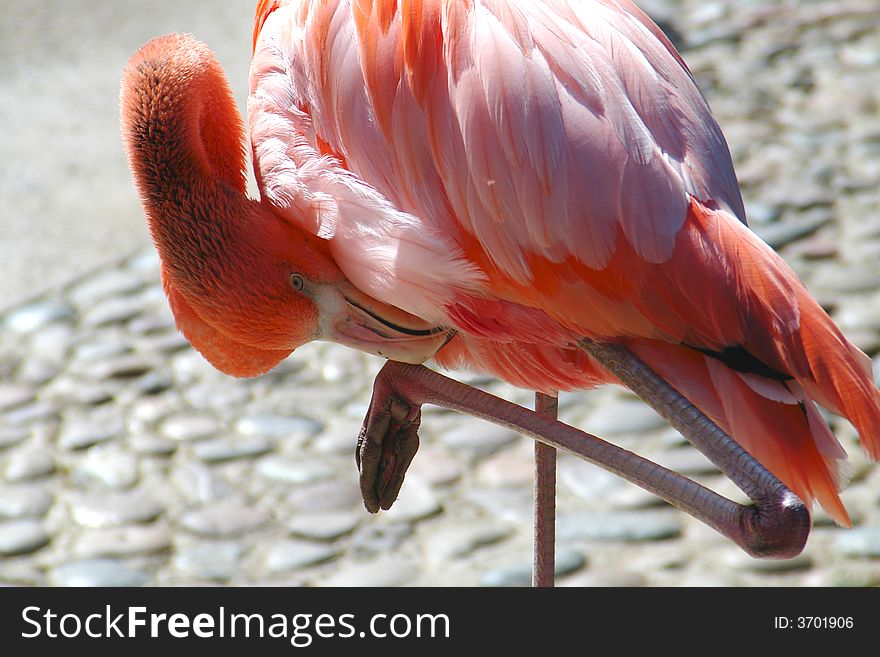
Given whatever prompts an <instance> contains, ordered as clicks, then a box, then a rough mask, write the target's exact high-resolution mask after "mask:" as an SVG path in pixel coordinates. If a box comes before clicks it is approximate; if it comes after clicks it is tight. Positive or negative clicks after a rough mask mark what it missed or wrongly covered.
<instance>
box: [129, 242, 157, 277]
mask: <svg viewBox="0 0 880 657" xmlns="http://www.w3.org/2000/svg"><path fill="white" fill-rule="evenodd" d="M125 266H126V268H127V269H128V270H129V271H132V272H134V273H135V274H137V275H138V276H140V277H141V278H142V279H144V280H147V281H155V280H158V278H159V270H160V267H161V260H160V259H159V253H158V252H157V251H156V249H154V248H148V249H144V250H143V251H141V252H140V253H137V254H135V255H133V256H132V257H131V258H130V259H129V260H128V262H126V264H125Z"/></svg>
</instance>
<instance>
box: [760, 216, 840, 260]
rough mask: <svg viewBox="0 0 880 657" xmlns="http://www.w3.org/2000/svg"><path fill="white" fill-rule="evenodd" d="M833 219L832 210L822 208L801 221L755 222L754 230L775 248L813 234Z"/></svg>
mask: <svg viewBox="0 0 880 657" xmlns="http://www.w3.org/2000/svg"><path fill="white" fill-rule="evenodd" d="M829 221H831V214H830V212H829V211H828V210H827V209H825V208H822V209H821V211H820V212H818V213H816V214H813V215H811V216H807V217H805V218H803V219H801V220H799V221H794V220H783V221H777V222H774V223H770V224H755V225H754V226H753V229H754V231H755V232H756V233H757V234H758V237H760V238H761V239H762V240H764V241H765V242H767V244H769V245H770V246H771V247H773V248H774V249H777V250H778V249H781V248H783V247H784V246H787V245H788V244H791V243H792V242H795V241H797V240H799V239H802V238H804V237H807V236H808V235H812V234H813V233H815V232H816V231H817V230H819V229H820V228H821V227H822V226H824V225H825V224H827V223H828V222H829Z"/></svg>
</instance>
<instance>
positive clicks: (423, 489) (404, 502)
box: [384, 482, 443, 522]
mask: <svg viewBox="0 0 880 657" xmlns="http://www.w3.org/2000/svg"><path fill="white" fill-rule="evenodd" d="M442 510H443V507H441V506H440V502H439V501H437V496H436V495H435V494H434V493H433V491H432V490H431V489H430V488H428V487H427V486H420V485H418V484H414V483H410V482H404V485H403V487H402V488H401V489H400V493H399V495H398V497H397V501H396V502H395V503H394V506H392V507H391V508H390V509H389V510H388V511H385V512H384V516H385V518H386V519H388V520H390V521H392V522H417V521H419V520H424V519H425V518H430V517H431V516H434V515H437V514H438V513H440V512H441V511H442Z"/></svg>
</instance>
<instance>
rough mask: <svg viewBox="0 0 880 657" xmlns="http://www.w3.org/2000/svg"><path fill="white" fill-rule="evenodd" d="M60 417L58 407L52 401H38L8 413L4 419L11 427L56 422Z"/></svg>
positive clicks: (4, 415)
mask: <svg viewBox="0 0 880 657" xmlns="http://www.w3.org/2000/svg"><path fill="white" fill-rule="evenodd" d="M59 415H60V412H59V408H58V405H57V404H56V403H54V402H51V401H36V402H33V403H32V404H26V405H25V406H19V407H18V408H14V409H12V410H9V411H6V413H4V414H3V418H4V419H5V420H6V422H7V423H8V424H11V425H22V426H23V425H28V424H36V423H38V422H54V421H55V420H57V419H58V417H59Z"/></svg>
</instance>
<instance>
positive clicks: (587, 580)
mask: <svg viewBox="0 0 880 657" xmlns="http://www.w3.org/2000/svg"><path fill="white" fill-rule="evenodd" d="M556 585H557V586H580V587H584V588H591V589H595V588H604V587H607V588H634V587H641V586H648V580H647V578H646V577H645V576H644V575H642V574H641V573H633V572H629V571H626V570H620V571H617V570H611V571H602V572H594V571H586V572H582V573H578V574H576V575H574V576H572V577H566V578H565V579H564V580H563V581H561V582H557V583H556Z"/></svg>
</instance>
